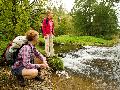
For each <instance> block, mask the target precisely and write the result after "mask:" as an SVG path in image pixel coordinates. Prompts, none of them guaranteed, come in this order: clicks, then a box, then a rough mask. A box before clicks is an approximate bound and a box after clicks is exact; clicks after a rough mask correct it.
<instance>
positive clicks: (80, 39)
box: [39, 35, 118, 46]
mask: <svg viewBox="0 0 120 90" xmlns="http://www.w3.org/2000/svg"><path fill="white" fill-rule="evenodd" d="M39 41H40V42H41V43H43V44H44V39H43V38H42V37H41V36H40V39H39ZM117 43H118V39H112V40H105V39H102V38H96V37H93V36H69V35H62V36H59V37H55V38H54V44H55V45H60V44H65V45H82V46H85V45H89V46H113V45H115V44H117Z"/></svg>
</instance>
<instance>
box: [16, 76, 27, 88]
mask: <svg viewBox="0 0 120 90" xmlns="http://www.w3.org/2000/svg"><path fill="white" fill-rule="evenodd" d="M17 80H18V83H19V85H20V86H21V87H25V86H26V84H25V80H24V78H23V76H22V75H19V76H17Z"/></svg>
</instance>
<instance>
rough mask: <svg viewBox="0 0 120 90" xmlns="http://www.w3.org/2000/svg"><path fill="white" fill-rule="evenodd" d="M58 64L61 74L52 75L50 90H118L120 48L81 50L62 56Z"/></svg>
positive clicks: (119, 80) (88, 48)
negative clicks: (62, 67) (62, 63)
mask: <svg viewBox="0 0 120 90" xmlns="http://www.w3.org/2000/svg"><path fill="white" fill-rule="evenodd" d="M63 48H64V47H63ZM62 60H63V62H64V66H65V71H64V73H60V74H59V73H58V74H57V75H56V74H54V75H53V77H54V78H53V79H52V81H53V87H54V90H120V44H118V45H115V46H113V47H97V46H84V47H83V48H82V49H77V50H74V51H69V52H68V53H65V52H64V53H62Z"/></svg>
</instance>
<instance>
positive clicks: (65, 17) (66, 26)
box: [53, 5, 74, 36]
mask: <svg viewBox="0 0 120 90" xmlns="http://www.w3.org/2000/svg"><path fill="white" fill-rule="evenodd" d="M53 13H54V17H53V19H54V23H55V35H56V36H58V35H70V34H73V33H74V31H73V28H74V27H73V22H72V16H71V15H70V14H69V13H66V12H65V11H64V9H63V7H62V5H61V6H60V7H59V8H58V9H57V8H56V7H54V8H53Z"/></svg>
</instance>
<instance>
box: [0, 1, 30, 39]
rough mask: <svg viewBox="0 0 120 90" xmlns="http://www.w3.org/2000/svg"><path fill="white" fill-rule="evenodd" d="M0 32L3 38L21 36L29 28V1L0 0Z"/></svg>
mask: <svg viewBox="0 0 120 90" xmlns="http://www.w3.org/2000/svg"><path fill="white" fill-rule="evenodd" d="M0 4H1V6H0V11H1V13H0V14H1V15H0V31H1V32H2V34H3V35H4V38H7V39H12V38H13V37H15V36H16V35H22V34H24V32H26V30H27V29H28V28H29V26H30V24H29V16H30V8H29V1H28V0H24V1H19V0H2V2H0Z"/></svg>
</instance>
